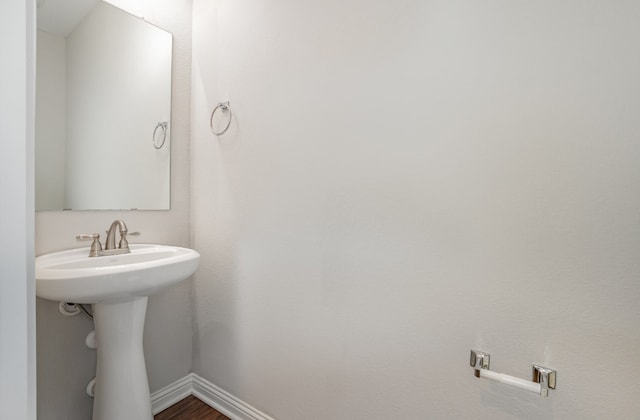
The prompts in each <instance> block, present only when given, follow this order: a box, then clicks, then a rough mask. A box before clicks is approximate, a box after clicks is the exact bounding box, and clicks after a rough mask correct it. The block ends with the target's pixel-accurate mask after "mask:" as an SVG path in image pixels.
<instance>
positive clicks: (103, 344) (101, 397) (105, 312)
mask: <svg viewBox="0 0 640 420" xmlns="http://www.w3.org/2000/svg"><path fill="white" fill-rule="evenodd" d="M147 299H148V298H147V297H140V298H137V299H135V300H132V301H129V302H123V303H106V302H105V303H96V304H94V305H93V315H94V323H95V327H96V340H97V343H98V349H97V356H98V363H97V369H96V387H95V397H94V401H93V420H152V419H153V415H152V413H151V397H150V394H149V383H148V380H147V368H146V366H145V362H144V351H143V347H142V333H143V331H144V320H145V316H146V312H147Z"/></svg>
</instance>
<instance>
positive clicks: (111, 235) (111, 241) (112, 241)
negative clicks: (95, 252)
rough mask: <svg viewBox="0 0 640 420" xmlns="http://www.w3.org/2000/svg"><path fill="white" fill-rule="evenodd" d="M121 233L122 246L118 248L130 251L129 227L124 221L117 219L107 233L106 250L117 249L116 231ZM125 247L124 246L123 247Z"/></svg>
mask: <svg viewBox="0 0 640 420" xmlns="http://www.w3.org/2000/svg"><path fill="white" fill-rule="evenodd" d="M117 228H118V229H119V231H120V244H119V246H118V248H126V249H127V250H128V249H129V243H128V242H127V232H128V230H127V225H126V224H125V223H124V221H123V220H120V219H117V220H114V221H113V223H111V226H110V227H109V230H108V231H107V239H106V240H105V245H104V249H105V250H109V249H116V229H117ZM123 245H124V246H123Z"/></svg>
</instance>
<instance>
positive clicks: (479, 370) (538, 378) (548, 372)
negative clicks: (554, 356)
mask: <svg viewBox="0 0 640 420" xmlns="http://www.w3.org/2000/svg"><path fill="white" fill-rule="evenodd" d="M490 360H491V355H490V354H489V353H485V352H482V351H478V350H471V357H470V359H469V364H470V365H471V367H473V369H474V375H475V376H476V378H486V379H492V380H494V381H498V382H502V383H504V384H507V385H511V386H515V387H517V388H520V389H524V390H527V391H532V392H535V393H537V394H539V395H540V396H541V397H548V396H549V390H550V389H556V378H557V372H556V371H555V370H554V369H549V368H547V367H544V366H540V365H535V364H534V365H532V380H531V381H527V380H526V379H520V378H516V377H514V376H511V375H507V374H505V373H498V372H494V371H491V370H489V361H490Z"/></svg>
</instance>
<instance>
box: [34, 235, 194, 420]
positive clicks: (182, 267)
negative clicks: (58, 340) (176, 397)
mask: <svg viewBox="0 0 640 420" xmlns="http://www.w3.org/2000/svg"><path fill="white" fill-rule="evenodd" d="M130 250H131V252H130V253H128V254H120V255H112V256H101V257H89V248H79V249H72V250H68V251H60V252H54V253H51V254H45V255H42V256H39V257H37V258H36V294H37V295H38V296H39V297H42V298H45V299H50V300H55V301H63V302H73V303H86V304H93V315H94V322H95V328H96V338H97V342H98V349H97V351H98V362H97V370H96V386H95V397H94V404H93V420H127V419H131V420H151V419H152V418H153V415H152V413H151V399H150V395H149V384H148V381H147V371H146V367H145V362H144V352H143V348H142V333H143V330H144V320H145V315H146V309H147V299H148V296H149V295H151V294H153V293H155V292H157V291H159V290H162V289H164V288H166V287H168V286H170V285H172V284H175V283H178V282H179V281H182V280H184V279H186V278H188V277H189V276H190V275H192V274H193V273H194V272H195V271H196V268H197V267H198V261H199V259H200V254H198V253H197V252H196V251H194V250H192V249H188V248H180V247H175V246H165V245H145V244H133V245H130Z"/></svg>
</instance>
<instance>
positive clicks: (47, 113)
mask: <svg viewBox="0 0 640 420" xmlns="http://www.w3.org/2000/svg"><path fill="white" fill-rule="evenodd" d="M36 54H37V63H36V65H37V69H36V77H37V80H36V96H37V101H36V138H37V139H39V141H38V142H36V145H35V150H36V158H35V159H36V162H38V166H37V167H36V208H40V209H63V208H65V207H66V206H65V205H64V189H65V188H64V179H65V169H64V168H65V150H66V148H65V140H66V138H67V129H66V126H67V124H66V119H67V118H66V96H67V95H66V86H67V84H66V67H67V66H66V60H65V59H66V55H67V54H66V48H65V39H64V38H63V37H61V36H59V35H52V34H49V33H47V32H44V31H40V30H39V31H38V46H37V49H36Z"/></svg>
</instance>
